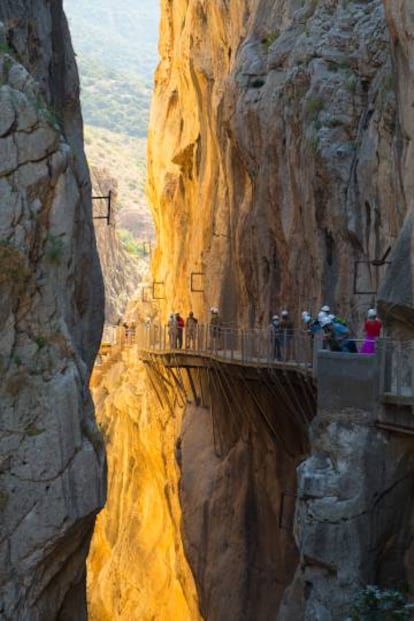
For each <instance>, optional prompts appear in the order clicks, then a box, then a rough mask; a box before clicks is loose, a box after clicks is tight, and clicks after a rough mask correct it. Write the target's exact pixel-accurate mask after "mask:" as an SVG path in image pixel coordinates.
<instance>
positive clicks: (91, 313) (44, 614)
mask: <svg viewBox="0 0 414 621" xmlns="http://www.w3.org/2000/svg"><path fill="white" fill-rule="evenodd" d="M0 20H2V21H3V23H4V28H3V27H2V29H1V42H0V50H1V51H0V110H1V115H0V265H1V274H0V294H1V300H2V304H1V309H0V402H1V417H0V514H1V519H0V524H1V526H0V566H1V571H0V616H1V618H2V619H5V620H8V619H10V620H12V619H13V620H15V619H30V620H31V621H41V620H43V619H68V618H71V619H73V618H76V619H79V620H81V619H85V618H86V600H85V558H86V555H87V552H88V547H89V540H90V537H91V534H92V530H93V526H94V520H95V515H96V513H97V511H98V510H99V509H100V508H101V507H102V504H103V502H104V497H105V490H104V478H105V477H104V468H105V459H104V450H103V445H102V441H101V437H100V433H99V431H98V429H97V427H96V423H95V419H94V408H93V404H92V400H91V397H90V393H89V389H88V381H89V375H90V370H91V365H92V363H93V360H94V358H95V355H96V352H97V348H98V345H99V339H100V333H101V329H102V319H103V293H102V282H101V274H100V268H99V262H98V257H97V253H96V249H95V241H94V234H93V228H92V222H91V204H90V181H89V173H88V169H87V165H86V161H85V158H84V154H83V145H82V122H81V116H80V108H79V84H78V76H77V71H76V66H75V61H74V55H73V51H72V48H71V44H70V37H69V33H68V30H67V25H66V20H65V18H64V15H63V11H62V4H61V2H59V1H58V2H53V3H46V2H43V1H36V2H30V3H29V2H14V1H11V0H10V1H9V0H5V1H4V2H2V3H1V5H0Z"/></svg>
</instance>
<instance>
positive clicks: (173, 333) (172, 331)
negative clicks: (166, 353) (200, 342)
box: [167, 313, 177, 349]
mask: <svg viewBox="0 0 414 621" xmlns="http://www.w3.org/2000/svg"><path fill="white" fill-rule="evenodd" d="M167 328H168V338H169V342H170V349H175V348H176V347H177V321H176V318H175V314H174V313H171V314H170V317H169V319H168V323H167Z"/></svg>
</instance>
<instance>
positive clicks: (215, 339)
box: [210, 306, 221, 351]
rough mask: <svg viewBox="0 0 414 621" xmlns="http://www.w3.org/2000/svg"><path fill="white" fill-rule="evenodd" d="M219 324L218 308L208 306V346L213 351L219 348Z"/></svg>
mask: <svg viewBox="0 0 414 621" xmlns="http://www.w3.org/2000/svg"><path fill="white" fill-rule="evenodd" d="M220 324H221V321H220V315H219V309H218V308H216V307H214V306H212V307H211V308H210V346H211V349H212V350H213V351H216V350H217V349H220V333H221V330H220Z"/></svg>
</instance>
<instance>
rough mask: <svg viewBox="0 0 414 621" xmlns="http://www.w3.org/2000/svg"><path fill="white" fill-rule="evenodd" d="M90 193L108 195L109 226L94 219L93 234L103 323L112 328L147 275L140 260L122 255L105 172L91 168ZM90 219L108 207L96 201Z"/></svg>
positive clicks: (111, 182) (114, 189)
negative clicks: (102, 292) (101, 286)
mask: <svg viewBox="0 0 414 621" xmlns="http://www.w3.org/2000/svg"><path fill="white" fill-rule="evenodd" d="M91 177H92V192H93V195H94V196H108V194H109V191H111V197H112V201H111V212H110V221H109V225H108V222H107V220H105V219H99V220H98V219H96V220H94V222H95V234H96V243H97V248H98V253H99V259H100V263H101V268H102V276H103V280H104V285H105V323H107V324H112V325H115V324H116V322H117V321H118V319H119V318H120V317H123V316H124V313H125V309H126V307H127V304H128V301H129V300H131V299H133V298H134V296H137V289H138V285H139V283H140V282H141V280H142V278H143V275H146V274H147V272H148V265H147V264H146V263H145V262H144V261H143V260H138V258H136V259H135V258H134V257H133V256H132V255H131V254H129V253H128V252H126V250H125V249H124V247H123V245H122V243H121V240H120V239H119V237H118V236H117V234H116V227H117V224H118V218H117V214H116V213H114V211H115V207H116V196H117V182H116V179H114V178H112V177H111V176H110V175H109V174H108V173H107V172H106V171H105V170H102V169H98V168H94V167H93V168H92V169H91ZM93 213H94V217H96V216H97V217H99V218H103V217H105V216H107V214H108V203H107V201H106V200H99V201H96V203H95V208H94V211H93Z"/></svg>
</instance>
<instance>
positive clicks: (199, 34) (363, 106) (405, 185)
mask: <svg viewBox="0 0 414 621" xmlns="http://www.w3.org/2000/svg"><path fill="white" fill-rule="evenodd" d="M411 21H412V9H411V7H410V5H409V2H408V0H406V1H405V2H404V1H403V0H396V1H395V2H394V1H393V0H389V1H388V0H384V2H381V1H380V0H371V1H370V2H362V1H361V2H357V1H352V0H319V1H318V2H316V1H315V0H305V2H302V1H301V0H265V1H263V2H256V1H254V0H234V1H233V2H231V3H229V2H226V1H225V0H223V1H221V2H215V3H211V2H208V1H207V0H194V1H193V2H191V3H189V2H183V1H182V0H168V1H167V0H165V1H164V2H163V3H162V19H161V39H160V51H161V62H160V65H159V68H158V71H157V74H156V82H155V91H154V97H153V107H152V116H151V130H150V136H149V139H150V147H149V158H148V160H149V182H148V192H149V197H150V200H151V203H152V207H153V212H154V219H155V224H156V229H157V238H158V248H157V251H156V254H155V257H154V261H153V266H152V269H153V279H154V281H155V282H156V283H157V291H158V293H159V301H158V304H159V310H160V316H161V317H165V319H166V317H167V314H168V312H169V311H170V310H180V311H181V312H182V314H186V312H187V310H189V309H190V308H192V309H193V310H194V311H195V314H196V315H197V316H198V317H199V318H200V320H201V321H203V320H206V319H207V309H208V308H209V307H210V306H218V307H219V308H220V311H221V315H222V317H223V319H224V321H226V322H231V323H237V324H242V325H244V326H260V325H266V324H267V323H268V321H269V316H270V315H271V314H272V313H273V312H274V311H276V310H278V309H280V308H281V307H284V306H287V307H289V308H291V309H292V314H294V316H295V319H296V321H297V323H299V316H300V312H301V311H302V310H303V309H304V308H305V307H306V308H307V309H308V310H310V311H315V310H316V309H317V308H318V307H319V306H320V304H321V302H325V303H328V304H330V305H331V306H333V307H335V309H336V310H340V312H341V313H343V314H345V315H347V316H348V317H349V318H350V320H351V321H353V322H354V326H355V327H357V326H358V325H359V324H360V322H361V319H362V316H363V314H364V313H365V311H366V309H367V308H368V307H369V306H370V305H372V304H374V303H375V302H376V299H377V291H378V290H379V287H380V285H381V291H380V294H379V298H378V299H379V300H380V302H381V308H382V310H383V316H384V318H385V319H386V322H387V323H390V324H392V325H391V327H392V328H393V329H394V328H395V330H396V331H397V330H400V332H404V333H405V334H407V333H410V334H412V307H413V303H412V276H411V272H412V269H411V264H412V253H411V238H412V222H413V219H412V205H411V203H412V199H413V189H412V183H413V182H412V176H410V171H411V170H412V163H411V159H412V145H411V135H412V132H413V128H414V123H413V121H414V120H413V119H412V106H411V102H412V96H411V95H412V86H413V82H412V68H411V62H410V60H411V57H412V50H411V47H412V38H411V30H412V29H411ZM390 252H391V254H390ZM384 257H388V259H390V260H391V261H392V263H391V267H390V268H389V269H387V264H384V263H383V262H382V261H381V259H384ZM374 259H377V261H376V263H372V261H373V260H374ZM191 285H192V286H191ZM388 320H390V321H388ZM120 372H121V370H119V373H118V377H119V376H120V375H119V374H120ZM134 384H135V386H136V385H137V384H138V383H137V381H136V379H135V378H134V379H132V380H131V386H133V385H134ZM147 387H148V389H149V387H150V384H147ZM111 390H113V389H111ZM131 390H132V389H131ZM123 391H126V394H129V391H128V389H127V387H126V386H124V388H123ZM348 391H349V389H348ZM120 394H123V393H120ZM102 395H103V393H100V396H101V397H102V398H103V396H102ZM125 401H127V400H125ZM125 401H124V398H123V397H122V399H121V397H120V399H119V405H117V407H118V408H119V410H120V411H121V403H122V404H123V403H125ZM134 402H135V401H134ZM182 405H183V407H184V406H186V404H182ZM102 407H105V406H104V405H102ZM151 407H154V406H151ZM280 407H281V406H280V403H279V402H277V401H275V403H274V412H275V414H277V415H279V414H280ZM122 409H126V407H125V406H124V405H122ZM172 409H173V411H174V408H172ZM149 412H150V411H147V410H145V409H143V410H142V419H141V418H140V419H139V425H138V426H139V431H137V432H136V433H137V436H139V433H141V428H142V426H145V425H148V421H149V420H151V416H150V413H149ZM232 414H233V411H232V408H231V406H229V404H224V405H223V412H222V418H223V420H224V421H226V420H228V418H230V417H231V416H232ZM245 414H246V418H248V416H249V409H248V406H247V405H246V409H245ZM109 419H110V420H111V421H113V420H114V417H113V416H111V417H109V416H108V420H109ZM374 419H375V413H374V412H373V409H372V408H370V407H368V404H366V405H363V406H360V407H354V408H349V407H347V408H340V407H336V406H335V407H334V406H333V405H332V404H331V406H329V405H328V404H326V403H324V402H323V401H321V402H320V404H319V413H318V416H317V417H316V418H315V420H314V422H313V423H312V426H311V429H310V437H309V440H310V447H309V452H308V458H307V459H306V457H307V456H306V455H305V454H303V455H302V456H299V455H297V456H296V457H297V461H300V460H302V462H301V464H300V466H299V468H298V473H297V493H298V502H297V510H296V524H295V537H296V549H295V546H294V545H293V542H292V538H291V537H290V538H288V537H287V536H286V540H285V542H284V543H283V542H282V536H281V534H280V533H279V532H278V530H277V529H278V528H279V526H278V525H279V524H280V523H281V522H280V519H281V513H282V511H281V502H280V493H281V491H282V490H283V489H284V488H283V486H282V485H283V484H286V482H288V483H289V486H292V488H294V487H295V480H294V476H292V472H293V468H294V466H292V464H289V463H288V461H289V460H288V459H287V458H286V456H284V455H283V454H282V451H281V448H280V446H279V444H278V442H274V443H271V442H269V441H265V442H263V441H257V440H256V439H255V440H254V441H252V438H251V436H247V437H246V436H242V435H241V436H240V438H239V439H238V440H237V442H235V443H234V444H233V445H232V446H231V447H229V448H227V449H226V450H225V451H224V452H222V453H220V454H218V455H217V454H216V453H215V451H214V429H212V419H211V417H210V415H209V414H207V413H206V412H205V411H203V410H200V409H199V408H195V407H188V406H187V408H186V413H185V415H184V422H183V425H182V427H181V419H180V418H177V428H176V429H175V430H171V429H170V428H168V433H171V434H172V437H170V438H169V442H168V443H167V444H168V446H169V449H168V450H169V451H171V450H172V446H173V444H174V439H177V443H176V445H175V447H176V455H177V459H178V462H179V465H180V469H181V473H180V501H181V507H182V511H183V516H182V526H183V533H182V539H183V541H184V546H185V552H186V555H187V558H188V561H189V563H190V566H191V569H192V572H193V575H194V579H195V583H196V588H197V593H198V598H199V600H198V601H199V608H200V611H201V613H200V614H201V615H203V616H204V617H205V618H206V619H208V620H209V621H221V620H222V619H226V620H227V619H229V620H232V621H233V620H234V621H236V619H237V621H241V620H243V621H250V620H251V621H253V620H254V621H268V620H269V619H272V618H277V616H278V615H279V617H280V618H281V619H286V620H289V621H290V620H292V619H295V621H296V619H297V620H298V621H299V620H301V619H303V620H306V621H311V620H312V621H315V620H317V619H318V620H320V621H342V620H343V618H344V616H345V615H347V614H349V613H350V608H351V605H352V598H353V596H354V595H355V592H356V590H357V589H358V588H359V587H360V586H363V585H364V584H366V583H367V582H369V581H377V582H378V583H380V584H387V581H388V580H390V579H391V578H392V579H393V580H394V579H395V580H397V581H398V580H400V579H401V580H408V579H410V578H411V576H412V560H411V559H412V549H411V543H410V542H411V540H412V534H413V533H412V527H411V522H412V518H411V516H412V500H411V496H412V490H411V483H410V481H411V480H412V472H413V452H412V446H411V444H412V443H411V441H410V440H401V439H397V438H396V437H394V436H391V435H390V434H389V433H388V432H383V431H378V430H377V428H376V427H374V424H373V421H374ZM116 424H121V423H120V416H118V417H117V423H116ZM125 426H126V428H127V429H130V421H127V422H126V423H125ZM110 427H111V429H110V435H109V437H110V439H111V441H112V438H114V437H116V436H118V437H123V432H122V431H121V430H118V431H117V433H116V434H114V433H113V431H112V428H114V427H115V423H114V422H111V423H110ZM131 444H132V441H131ZM162 450H163V451H164V449H162ZM168 450H167V448H166V449H165V451H166V452H163V455H166V456H167V457H166V459H167V460H168V459H171V452H170V453H168ZM120 451H121V449H120V448H119V447H117V448H116V449H115V450H114V455H116V454H117V453H118V454H120ZM145 454H147V457H148V449H147V446H144V447H143V448H142V452H141V453H140V455H145ZM128 455H130V452H129V451H128ZM134 456H135V452H134ZM114 459H116V457H114ZM150 462H152V463H155V459H152V458H151V456H150V457H149V459H148V462H145V463H150ZM128 463H130V462H128ZM295 463H297V462H295ZM158 467H159V466H158ZM133 469H134V466H133ZM117 470H119V468H116V467H114V469H113V472H114V473H115V472H116V471H117ZM157 472H161V475H160V476H161V478H164V477H172V479H170V481H173V485H172V484H171V483H170V487H169V490H170V491H171V490H173V489H174V490H175V493H174V494H173V498H174V499H176V495H175V494H176V493H177V487H178V486H177V474H176V473H173V469H171V467H170V465H169V467H168V468H166V467H165V464H163V466H162V467H161V470H159V471H157ZM122 485H123V487H127V488H128V489H129V488H130V487H132V486H134V485H135V482H134V481H133V479H132V477H131V478H128V477H126V478H125V479H122ZM112 490H113V493H114V498H116V497H117V496H119V491H118V490H119V483H118V481H117V477H115V475H114V480H113V481H112V482H111V491H110V494H111V493H112ZM290 491H291V492H292V493H293V494H294V493H295V491H296V490H295V489H291V490H290ZM147 493H148V494H149V493H150V490H147ZM164 502H165V500H164ZM168 502H169V503H171V502H172V500H171V497H168ZM130 504H131V503H130ZM400 505H402V506H403V511H402V512H401V514H399V515H397V514H396V513H397V511H398V509H396V508H397V507H399V506H400ZM165 511H166V509H165V507H164V512H165ZM125 515H126V514H125V513H123V514H122V516H117V517H116V519H115V518H112V517H111V516H107V517H106V518H105V519H106V520H107V523H106V525H102V526H101V528H102V531H99V530H98V533H99V535H98V545H97V548H96V551H95V552H94V554H93V556H92V566H93V572H94V573H93V575H94V576H96V577H97V576H98V575H99V582H100V581H101V579H104V578H106V577H109V578H108V582H113V581H114V576H115V575H117V573H118V567H122V570H119V575H123V572H124V569H123V567H124V565H123V564H124V561H122V560H121V558H122V550H121V548H122V546H124V547H125V544H124V540H123V536H122V535H123V531H122V528H121V527H120V525H122V524H124V520H126V519H127V518H126V517H125ZM282 517H283V515H282ZM282 522H283V520H282ZM171 523H172V520H171V519H169V520H168V528H169V527H170V525H171ZM177 523H178V520H176V521H175V522H174V525H173V526H172V530H173V531H174V532H175V537H176V538H177V540H178V539H180V542H181V538H180V535H179V534H178V530H177ZM101 533H102V534H101ZM128 533H129V531H128ZM99 539H101V541H102V546H101V547H99ZM126 539H127V541H128V543H130V542H131V541H132V539H130V538H129V535H128V536H127V537H126ZM150 539H151V538H150ZM142 540H143V541H145V534H144V533H143V534H142ZM151 540H152V539H151ZM286 542H287V543H286ZM179 545H181V543H179ZM136 546H137V549H140V544H139V543H138V539H137V540H136ZM170 546H171V542H170ZM161 547H162V546H161ZM115 548H118V549H117V554H116V555H114V556H113V557H111V554H112V551H113V550H114V549H115ZM129 549H130V547H129V546H128V550H129ZM164 549H165V550H166V553H165V556H166V557H167V558H169V551H170V549H171V548H170V547H165V548H164ZM100 554H101V555H102V556H103V558H100ZM143 557H145V559H146V560H148V559H150V555H145V554H144V555H143ZM128 558H129V557H128ZM156 562H158V558H157V561H156ZM155 564H156V563H155ZM295 564H296V573H295V576H293V571H294V565H295ZM168 566H169V567H171V565H170V564H168ZM181 567H182V566H181V565H180V569H179V571H178V575H180V576H181ZM282 567H283V568H284V570H285V573H284V575H283V577H282V575H281V574H282V573H283V572H282V571H281V568H282ZM100 568H101V569H100ZM105 574H106V576H105ZM136 575H137V579H138V572H137V574H136ZM186 575H187V574H186ZM291 579H292V582H291V584H290V587H289V588H288V589H286V590H285V593H284V594H283V591H284V589H285V587H286V586H287V583H288V582H289V581H290V580H291ZM97 582H98V578H96V580H95V583H97ZM124 582H126V581H124ZM102 584H104V583H102ZM134 584H136V583H134ZM174 584H175V583H174ZM97 591H98V589H97ZM128 592H129V593H130V592H131V587H130V586H129V584H128V585H127V586H125V585H122V592H120V593H117V597H118V598H119V599H120V600H121V601H123V602H124V601H125V602H126V601H127V599H128ZM143 592H145V589H143ZM188 592H190V591H188ZM158 597H159V596H158ZM93 598H94V602H96V606H97V607H96V611H98V612H97V614H98V618H99V614H100V615H101V617H100V618H102V619H105V618H108V619H109V618H111V615H112V618H114V617H115V618H122V610H121V609H116V612H115V613H114V604H113V602H108V600H107V599H106V596H105V595H104V593H103V592H101V593H96V592H95V594H94V595H93ZM185 601H186V602H188V601H192V600H191V597H190V598H188V597H185ZM94 605H95V604H94ZM147 606H148V607H149V610H151V611H152V607H151V604H150V603H149V602H148V603H147ZM162 610H163V612H164V610H165V609H164V608H162ZM181 610H182V615H183V616H182V618H183V619H186V618H187V615H188V610H190V608H185V607H184V608H182V609H181ZM191 610H193V614H194V615H195V616H194V618H197V614H196V613H195V612H194V609H191ZM127 614H129V615H130V616H131V615H132V616H133V615H134V612H133V611H131V610H129V609H128V610H127ZM139 614H141V610H140V611H139V613H138V614H137V618H139ZM165 614H167V613H165Z"/></svg>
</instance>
